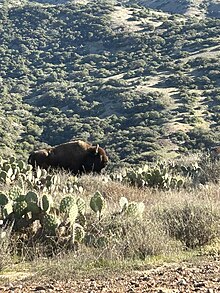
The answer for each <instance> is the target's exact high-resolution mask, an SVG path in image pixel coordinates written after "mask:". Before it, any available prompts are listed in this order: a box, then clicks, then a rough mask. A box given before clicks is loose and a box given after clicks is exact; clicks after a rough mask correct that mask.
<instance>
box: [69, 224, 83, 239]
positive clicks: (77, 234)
mask: <svg viewBox="0 0 220 293" xmlns="http://www.w3.org/2000/svg"><path fill="white" fill-rule="evenodd" d="M84 237H85V231H84V228H83V227H82V226H81V225H80V224H78V223H75V224H74V225H73V230H72V241H73V243H74V242H82V241H83V239H84Z"/></svg>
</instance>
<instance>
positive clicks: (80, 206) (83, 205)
mask: <svg viewBox="0 0 220 293" xmlns="http://www.w3.org/2000/svg"><path fill="white" fill-rule="evenodd" d="M76 204H77V207H78V211H79V213H81V214H83V215H84V214H85V210H86V203H85V200H84V199H82V198H81V197H79V198H77V200H76Z"/></svg>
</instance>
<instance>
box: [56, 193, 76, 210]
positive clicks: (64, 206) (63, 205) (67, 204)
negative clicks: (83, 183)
mask: <svg viewBox="0 0 220 293" xmlns="http://www.w3.org/2000/svg"><path fill="white" fill-rule="evenodd" d="M75 203H76V199H75V198H74V197H72V196H65V197H64V198H62V200H61V202H60V213H64V214H65V213H68V212H69V210H70V208H71V206H72V205H73V204H75Z"/></svg>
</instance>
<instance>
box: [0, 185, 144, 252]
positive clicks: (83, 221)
mask: <svg viewBox="0 0 220 293" xmlns="http://www.w3.org/2000/svg"><path fill="white" fill-rule="evenodd" d="M105 206H106V203H105V199H104V197H103V195H102V194H101V193H100V192H99V191H97V192H95V194H94V195H92V196H91V198H90V200H89V207H90V211H88V210H87V207H86V202H85V201H84V199H83V198H81V197H79V196H77V195H76V194H74V193H73V194H67V195H65V196H64V197H62V198H61V199H60V201H59V202H58V203H57V202H56V203H55V202H54V201H53V198H52V196H51V194H49V193H40V192H36V191H33V190H30V191H28V192H26V193H23V192H22V189H17V188H16V189H12V190H9V191H8V193H7V194H6V193H0V221H1V222H2V223H3V225H4V224H6V223H9V224H11V225H12V226H13V231H15V232H16V233H17V235H18V233H20V235H23V234H22V233H26V231H27V230H28V231H29V233H32V234H29V236H31V237H36V239H37V240H38V241H42V240H43V241H44V242H43V243H48V247H51V243H53V245H55V249H56V247H57V246H56V245H57V244H59V245H63V244H67V246H68V247H74V249H75V248H77V247H78V246H79V244H80V243H81V244H82V245H83V244H84V245H87V246H92V247H95V248H104V247H106V246H107V245H108V243H109V241H110V239H111V237H115V235H117V231H114V228H112V227H113V226H114V225H111V227H110V226H108V225H107V226H106V224H104V222H103V221H104V219H105V218H104V217H103V214H104V207H105ZM119 206H120V210H119V211H118V213H117V214H118V216H119V217H123V218H124V219H125V220H126V219H127V218H128V217H129V219H133V220H135V221H136V220H138V219H139V218H141V217H142V215H143V212H144V208H145V206H144V204H143V203H141V202H134V201H132V202H129V201H128V199H127V198H125V197H122V198H121V199H120V201H119ZM86 212H87V213H86ZM94 214H95V217H94ZM109 216H110V218H111V223H112V222H114V221H116V222H117V221H118V219H119V218H117V217H116V218H112V215H109ZM36 223H37V225H35V224H36ZM36 226H37V230H36V229H35V230H34V229H33V227H36ZM13 231H12V232H13ZM30 231H32V232H30ZM112 235H113V236H112ZM21 237H22V236H21ZM52 239H53V241H52ZM48 241H50V242H48ZM51 241H52V242H51Z"/></svg>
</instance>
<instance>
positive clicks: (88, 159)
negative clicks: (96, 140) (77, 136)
mask: <svg viewBox="0 0 220 293" xmlns="http://www.w3.org/2000/svg"><path fill="white" fill-rule="evenodd" d="M28 163H29V164H31V165H32V166H33V168H35V167H36V166H39V167H40V168H44V169H48V168H49V167H52V168H63V169H65V170H69V171H71V172H72V173H73V174H82V173H89V172H96V173H100V172H101V170H102V169H103V168H104V167H105V166H106V165H107V163H108V157H107V155H106V152H105V151H104V149H102V148H101V147H99V145H97V146H93V145H91V144H89V143H87V142H84V141H82V140H77V141H70V142H67V143H63V144H60V145H58V146H55V147H51V148H45V149H41V150H37V151H34V152H32V153H31V154H30V156H29V159H28Z"/></svg>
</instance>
